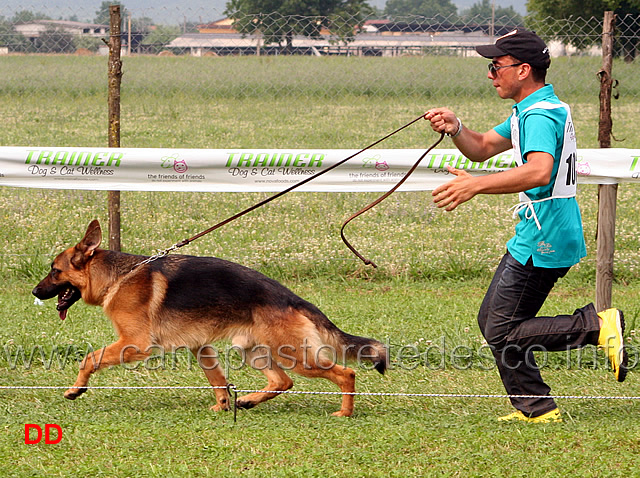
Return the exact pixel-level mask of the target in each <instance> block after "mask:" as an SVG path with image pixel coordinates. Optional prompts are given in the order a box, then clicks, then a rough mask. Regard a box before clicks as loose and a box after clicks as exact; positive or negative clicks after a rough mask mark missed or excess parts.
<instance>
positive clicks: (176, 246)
mask: <svg viewBox="0 0 640 478" xmlns="http://www.w3.org/2000/svg"><path fill="white" fill-rule="evenodd" d="M423 118H424V114H421V115H420V116H418V117H417V118H415V119H413V120H411V121H410V122H408V123H407V124H405V125H403V126H401V127H400V128H398V129H396V130H395V131H393V132H391V133H389V134H387V135H386V136H385V137H383V138H380V139H378V140H377V141H375V142H373V143H371V144H370V145H368V146H366V147H364V148H362V149H361V150H360V151H358V152H357V153H354V154H352V155H351V156H348V157H346V158H345V159H343V160H341V161H339V162H337V163H336V164H334V165H332V166H329V167H327V168H325V169H323V170H321V171H319V172H317V173H316V174H314V175H312V176H309V177H308V178H305V179H303V180H302V181H299V182H297V183H296V184H294V185H292V186H290V187H288V188H287V189H284V190H283V191H280V192H278V193H276V194H274V195H272V196H269V197H268V198H266V199H264V200H262V201H260V202H258V203H256V204H254V205H253V206H250V207H248V208H246V209H244V210H243V211H240V212H239V213H237V214H234V215H233V216H231V217H228V218H227V219H225V220H224V221H220V222H219V223H217V224H215V225H214V226H211V227H210V228H209V229H206V230H204V231H202V232H199V233H198V234H196V235H195V236H192V237H190V238H188V239H184V240H182V241H180V242H177V243H175V244H174V245H173V246H171V247H169V248H167V249H165V250H163V251H159V252H157V253H156V254H154V255H152V256H150V257H149V258H147V259H145V260H144V261H142V262H140V263H138V264H136V265H135V266H134V269H135V268H137V267H138V266H140V265H142V264H147V263H149V262H152V261H155V260H156V259H159V258H161V257H164V256H166V255H167V254H169V253H170V252H172V251H174V250H176V249H179V248H181V247H184V246H186V245H187V244H189V243H191V242H193V241H195V240H196V239H199V238H201V237H202V236H204V235H206V234H209V233H210V232H213V231H215V230H216V229H218V228H220V227H222V226H224V225H225V224H228V223H230V222H231V221H234V220H236V219H238V218H239V217H242V216H244V215H245V214H247V213H249V212H251V211H253V210H255V209H258V208H259V207H261V206H264V205H265V204H267V203H269V202H271V201H273V200H274V199H278V198H279V197H281V196H284V195H285V194H287V193H289V192H291V191H293V190H294V189H296V188H299V187H300V186H302V185H304V184H307V183H308V182H310V181H313V180H314V179H316V178H317V177H319V176H322V175H323V174H326V173H328V172H329V171H331V170H333V169H335V168H337V167H338V166H340V165H342V164H344V163H346V162H347V161H349V160H350V159H353V158H354V157H356V156H357V155H359V154H360V153H363V152H365V151H367V150H368V149H371V148H373V147H374V146H376V145H378V144H380V143H382V142H383V141H384V140H386V139H388V138H390V137H391V136H393V135H394V134H396V133H399V132H400V131H402V130H403V129H405V128H408V127H409V126H411V125H412V124H414V123H416V122H417V121H420V120H421V119H423ZM443 137H444V134H441V136H440V139H438V141H436V142H435V143H434V144H433V145H432V146H431V147H430V148H429V149H428V150H427V151H426V152H425V153H424V154H423V155H422V156H421V157H420V159H419V160H418V161H417V162H416V164H414V165H413V167H412V168H411V169H410V170H409V171H408V172H407V174H406V175H405V176H404V177H403V178H402V179H401V180H400V181H399V182H398V184H396V186H394V188H393V189H391V190H390V191H388V192H387V193H385V194H384V195H383V196H381V197H380V198H378V199H377V200H376V201H375V202H374V203H372V204H370V205H369V206H367V207H366V208H365V209H363V210H361V211H359V212H358V213H356V214H354V215H353V216H352V217H350V218H349V219H347V221H346V222H345V223H344V224H343V225H342V229H341V230H340V235H341V236H342V240H343V241H344V243H345V244H346V245H347V247H348V248H349V249H350V250H351V251H352V252H353V253H354V254H355V255H356V256H358V257H359V258H360V259H361V260H362V261H364V263H365V264H372V265H373V266H374V267H377V266H376V265H375V264H373V263H372V262H371V261H368V260H367V259H365V258H364V257H362V255H360V254H359V253H358V252H357V251H356V250H355V248H354V247H353V246H352V245H351V244H350V243H349V242H348V241H347V240H346V239H345V237H344V232H343V231H344V227H345V226H346V225H347V224H348V223H349V222H350V221H351V220H352V219H355V218H356V217H357V216H359V215H360V214H362V213H363V212H365V211H367V210H369V209H371V208H372V207H374V206H375V205H376V204H378V203H379V202H381V201H383V200H384V199H385V198H386V197H388V196H389V195H391V194H392V193H393V192H394V191H395V190H396V189H398V188H399V187H400V186H401V185H402V183H404V182H405V181H406V180H407V178H408V177H409V175H410V174H411V173H412V172H413V171H414V170H415V169H416V168H417V167H418V164H420V161H422V159H423V158H424V157H425V156H426V155H427V154H428V153H429V151H431V150H432V149H433V148H435V147H436V146H437V145H438V144H439V143H440V141H442V138H443Z"/></svg>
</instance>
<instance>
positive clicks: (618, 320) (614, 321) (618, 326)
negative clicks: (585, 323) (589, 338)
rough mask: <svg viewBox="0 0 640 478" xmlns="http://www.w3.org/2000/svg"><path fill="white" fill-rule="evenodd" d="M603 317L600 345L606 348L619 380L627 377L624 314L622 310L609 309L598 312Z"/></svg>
mask: <svg viewBox="0 0 640 478" xmlns="http://www.w3.org/2000/svg"><path fill="white" fill-rule="evenodd" d="M598 316H599V317H600V318H601V319H602V327H600V335H599V336H598V347H600V348H602V349H604V352H605V353H606V354H607V357H608V358H609V362H610V363H611V367H612V368H613V371H614V373H615V374H616V380H618V382H624V379H625V378H627V362H628V357H627V351H626V349H625V346H624V339H623V335H624V315H623V314H622V311H621V310H618V309H607V310H604V311H602V312H600V313H599V314H598Z"/></svg>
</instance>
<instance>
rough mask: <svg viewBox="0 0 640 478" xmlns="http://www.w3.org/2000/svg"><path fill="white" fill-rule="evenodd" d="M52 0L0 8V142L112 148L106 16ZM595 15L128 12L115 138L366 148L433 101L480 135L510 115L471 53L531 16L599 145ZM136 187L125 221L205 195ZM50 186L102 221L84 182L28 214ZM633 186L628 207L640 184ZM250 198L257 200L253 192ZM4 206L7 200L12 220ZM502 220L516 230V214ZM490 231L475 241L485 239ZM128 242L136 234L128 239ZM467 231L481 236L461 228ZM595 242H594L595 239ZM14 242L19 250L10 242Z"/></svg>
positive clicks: (562, 90)
mask: <svg viewBox="0 0 640 478" xmlns="http://www.w3.org/2000/svg"><path fill="white" fill-rule="evenodd" d="M50 8H52V9H54V10H53V11H44V12H43V11H42V10H38V9H37V8H30V7H29V6H28V5H25V6H22V7H21V8H20V11H21V12H22V14H21V15H17V14H16V13H15V12H14V11H9V10H8V9H6V8H3V7H2V5H0V17H1V18H0V56H1V57H2V58H1V60H0V107H1V108H2V111H3V128H1V129H0V145H3V146H36V145H40V146H77V147H83V146H91V147H96V146H97V147H104V146H106V145H107V47H106V45H105V43H104V41H103V39H107V38H108V32H107V31H106V30H105V28H106V26H107V25H108V18H105V19H104V21H102V22H96V21H95V20H96V13H97V12H95V11H92V10H85V11H82V10H78V9H75V10H68V11H65V10H62V9H60V8H58V7H53V6H52V7H50ZM25 12H26V13H25ZM29 12H31V14H28V13H29ZM602 23H603V20H602V19H601V18H572V19H570V20H559V19H553V18H545V19H534V18H530V17H520V16H514V17H504V16H500V17H496V18H491V17H487V16H472V17H468V16H464V15H455V16H454V15H452V16H450V17H447V18H442V17H439V18H425V17H415V16H414V17H404V18H399V19H395V20H393V21H391V20H388V19H384V18H381V17H380V16H378V15H374V14H367V15H364V14H363V15H358V16H357V17H354V18H351V17H349V18H342V19H339V18H338V19H337V18H320V17H299V16H288V17H284V16H282V15H278V14H274V13H270V14H262V15H251V16H245V17H240V18H238V17H237V16H236V18H235V20H233V21H231V20H229V18H228V16H227V15H225V14H224V13H223V12H222V11H219V10H218V11H217V10H215V9H210V10H204V9H190V8H188V7H186V6H183V7H180V8H176V9H167V8H156V9H146V10H136V9H135V8H131V9H129V8H127V9H124V11H123V28H122V31H123V36H122V45H123V51H122V55H123V56H122V60H123V71H124V75H123V77H122V96H121V106H122V110H121V113H122V121H121V128H122V133H121V144H122V146H123V147H152V148H256V147H260V148H360V147H362V146H363V145H364V144H368V143H370V142H371V141H373V140H375V139H377V138H379V137H382V136H383V135H384V134H386V133H388V132H390V131H393V130H395V129H396V128H397V127H398V126H400V125H402V124H405V123H406V122H407V121H408V120H409V119H412V118H415V117H416V116H417V115H419V114H420V113H421V112H423V111H425V110H426V109H427V108H429V107H432V106H449V107H451V108H452V109H453V110H454V111H456V113H457V114H459V115H460V117H461V118H463V120H464V121H465V124H467V125H468V126H470V127H471V128H473V129H476V130H486V129H489V128H491V127H493V126H494V125H495V124H498V123H500V122H502V121H504V119H506V117H507V116H508V115H509V114H510V108H509V107H510V104H508V103H506V102H504V101H502V100H500V99H499V98H498V97H497V95H496V93H495V90H494V88H492V87H491V83H490V81H489V80H488V79H487V78H486V74H487V69H486V64H487V60H486V59H483V58H480V57H478V56H477V55H476V54H475V50H474V47H475V45H478V44H488V43H492V42H493V41H494V40H495V38H497V36H498V35H501V34H503V33H505V32H507V31H509V30H510V29H511V28H513V27H515V26H519V25H522V24H524V25H525V26H526V27H528V28H531V29H534V30H536V31H537V32H538V33H539V34H540V35H541V36H542V37H543V38H544V39H545V40H546V41H547V42H548V44H549V46H550V48H551V52H552V56H553V60H552V66H551V69H550V71H549V75H548V78H547V79H548V81H549V82H551V83H553V84H554V87H555V88H556V91H557V92H558V95H559V96H560V98H561V99H563V100H564V101H566V102H568V103H569V104H571V106H572V109H573V118H574V122H575V124H576V128H577V131H578V138H579V147H581V148H596V147H598V141H597V131H598V113H599V89H600V82H599V79H598V77H597V73H598V71H599V70H600V68H601V67H602V58H601V35H602ZM336 25H337V27H336ZM347 26H348V28H347ZM639 30H640V17H637V16H625V17H621V18H618V20H617V28H616V38H615V50H616V58H615V60H614V66H613V76H614V78H615V79H616V80H617V82H616V84H615V85H616V87H615V88H614V96H618V97H619V99H618V100H617V101H615V102H614V105H613V121H614V126H613V134H614V136H615V138H616V139H618V140H622V142H619V143H615V142H614V145H613V146H614V147H628V148H637V147H640V125H639V124H638V121H637V99H638V96H640V78H639V77H638V75H637V74H636V70H635V68H636V67H637V66H636V61H637V60H636V59H635V58H636V56H637V37H638V35H637V33H636V32H637V31H639ZM427 130H428V128H426V127H422V128H417V127H416V128H412V129H410V130H409V129H408V130H407V131H406V132H403V134H402V135H398V136H397V137H394V138H390V139H389V140H388V141H386V142H385V143H384V145H383V146H382V147H385V148H424V147H425V145H426V144H428V143H430V142H431V141H432V138H431V137H430V136H428V135H429V134H430V131H427ZM131 194H132V195H133V194H135V195H136V198H142V199H141V200H144V201H146V202H145V204H148V207H145V211H144V212H145V213H148V214H146V215H145V216H144V217H145V218H144V220H143V219H140V220H139V221H138V220H137V219H136V221H134V220H133V217H135V213H139V212H140V211H131V210H128V209H126V208H127V207H128V206H127V205H128V204H129V203H131V201H130V200H129V197H127V199H126V200H125V201H124V204H125V206H124V208H125V209H123V215H124V216H125V217H126V218H125V223H126V225H125V227H128V228H131V227H133V226H134V222H143V221H151V222H153V221H154V220H156V219H157V218H156V216H154V214H156V212H155V211H157V210H158V208H159V207H163V208H166V209H167V212H166V213H167V214H174V213H176V214H180V215H181V216H180V217H183V218H184V217H187V216H190V214H188V213H186V211H188V210H190V209H191V208H192V207H193V206H192V205H193V204H194V203H198V204H204V201H205V199H206V198H205V196H204V195H199V196H198V195H178V194H173V193H172V194H170V195H158V194H145V193H131ZM407 194H408V193H407ZM6 196H7V199H6V204H7V205H9V204H15V202H16V201H15V198H16V197H22V196H21V195H20V193H19V192H16V191H10V192H7V194H6ZM54 196H55V197H60V198H61V199H60V201H62V202H69V203H76V202H77V204H78V205H81V206H82V208H83V209H84V210H86V211H87V212H86V215H87V218H89V217H90V218H93V217H104V216H105V214H104V208H105V201H104V197H103V195H102V194H90V193H89V192H87V193H82V192H73V193H71V192H59V194H58V193H55V194H54V192H48V193H47V194H46V195H45V196H43V197H41V196H40V195H34V194H28V195H26V196H24V197H23V200H24V201H23V202H24V207H25V208H26V209H25V211H26V210H29V209H30V208H32V207H33V208H34V210H36V209H37V207H38V206H37V204H35V203H34V204H31V203H30V202H29V201H40V202H48V201H51V200H52V199H51V198H52V197H54ZM182 196H188V197H186V198H185V199H181V197H182ZM417 196H418V195H417ZM594 196H595V195H594ZM341 197H342V196H341ZM419 197H420V199H419V200H418V201H417V202H416V204H418V206H416V208H418V209H419V211H418V212H415V214H417V215H418V216H419V217H420V218H422V217H423V215H430V214H431V213H432V211H431V210H430V209H429V207H427V206H425V204H427V202H428V201H427V200H426V199H425V198H423V197H422V196H419ZM625 197H627V196H625ZM628 197H629V198H630V199H629V202H630V203H631V204H635V202H634V201H635V199H633V198H635V195H630V196H628ZM34 198H35V199H34ZM38 198H39V199H38ZM239 198H240V196H234V198H233V199H230V200H233V201H240V199H239ZM207 200H208V199H207ZM219 200H220V198H217V199H216V201H219ZM244 200H245V202H250V200H253V197H252V198H249V199H247V198H245V199H244ZM594 201H595V200H594ZM583 203H584V200H583ZM13 207H14V208H15V206H13ZM425 207H426V209H425ZM336 208H337V207H336ZM344 208H345V210H348V209H349V207H347V206H344ZM596 209H597V207H596V206H595V204H590V205H589V207H586V208H585V217H586V220H585V224H586V229H587V230H586V235H587V236H588V237H590V238H593V237H594V236H595V231H594V230H592V229H593V227H595V226H594V225H595V222H596V221H595V217H592V216H593V215H594V211H595V210H596ZM10 210H11V206H7V209H6V211H5V220H6V221H9V219H10V217H9V216H10ZM332 210H333V209H332ZM633 210H634V209H633V207H628V208H626V209H625V208H622V209H621V211H622V212H621V213H620V214H619V216H618V224H619V231H620V233H619V238H618V241H619V243H620V244H621V245H624V244H623V242H624V241H625V240H627V241H628V248H629V249H630V250H631V249H634V250H636V251H637V246H636V242H635V241H637V237H638V234H637V228H636V221H635V220H634V217H633V216H634V213H633ZM149 211H151V212H149ZM624 211H628V214H627V213H624ZM82 214H84V212H83V213H82ZM199 214H200V212H198V215H193V214H192V215H193V216H194V217H193V219H194V224H189V227H185V231H181V232H180V233H175V234H170V233H167V237H160V238H157V242H156V243H154V244H153V246H154V247H161V246H165V245H166V244H168V243H173V242H175V240H176V235H177V236H179V237H181V236H182V234H184V235H185V237H186V235H188V233H189V232H193V231H197V230H199V227H200V222H202V221H206V220H208V219H209V215H208V214H204V212H203V213H202V214H204V216H200V215H199ZM323 214H324V213H323ZM22 215H24V216H28V214H26V212H25V214H23V213H22V211H21V212H20V214H18V216H22ZM129 216H130V217H129ZM147 216H149V217H147ZM196 216H197V217H196ZM320 216H322V214H320ZM11 217H13V216H11ZM429 217H431V216H429ZM196 219H197V220H196ZM20 220H21V219H19V218H18V219H15V221H16V222H15V226H14V227H15V228H18V229H21V228H22V227H23V226H21V225H20ZM29 220H30V221H32V222H33V224H31V223H30V224H31V225H30V226H29V228H28V229H27V230H32V231H34V232H35V231H36V230H38V231H40V230H39V229H37V228H38V227H40V225H39V218H37V217H33V218H31V219H29ZM275 221H276V223H277V220H275ZM67 222H68V221H67V220H66V219H65V220H63V222H62V223H61V224H60V225H58V226H56V229H57V230H59V231H63V230H64V231H67V232H68V233H72V232H73V231H72V229H73V228H69V227H68V223H67ZM334 222H335V221H333V220H332V221H331V223H332V224H333V223H334ZM418 222H419V221H418ZM9 223H10V224H14V223H13V222H11V221H9ZM327 227H329V226H327ZM153 229H154V230H157V228H153ZM504 229H505V231H510V229H509V227H508V225H505V226H504ZM145 230H146V229H145ZM472 230H474V229H473V228H469V232H468V234H471V231H472ZM159 231H160V233H161V232H162V228H160V230H159ZM126 233H127V231H125V234H126ZM38 234H40V232H38ZM129 235H130V234H129ZM301 235H304V233H301ZM73 237H74V238H75V236H73ZM140 237H142V238H143V239H141V241H142V243H141V245H139V249H140V250H142V251H146V252H148V247H149V244H148V241H147V240H146V239H147V237H146V236H145V235H144V233H141V234H140ZM331 237H333V236H331ZM484 239H485V238H477V243H483V241H484ZM501 239H504V238H501ZM132 241H133V239H131V238H129V239H128V242H127V244H126V249H127V250H129V249H131V242H132ZM323 241H325V239H322V238H321V239H317V242H318V243H323ZM465 241H468V242H470V243H474V241H476V240H475V239H473V238H471V237H466V238H465ZM502 242H504V241H502ZM45 243H48V242H46V241H45ZM52 243H53V242H52ZM460 247H462V246H460ZM625 247H626V246H625ZM339 248H340V246H339V245H336V249H339ZM136 250H138V249H136ZM496 250H499V249H498V248H497V249H496ZM590 250H595V247H594V246H593V245H591V244H590ZM8 252H9V253H14V252H15V253H16V254H22V253H23V251H22V250H18V249H17V248H16V251H13V250H12V251H8ZM204 252H207V253H208V251H204ZM223 252H225V257H229V258H231V259H232V260H233V259H235V260H240V259H241V258H238V257H235V256H234V255H233V254H234V248H232V247H230V249H229V250H228V251H223ZM38 254H40V255H42V251H38ZM484 255H485V256H486V254H484ZM632 259H633V260H632V261H631V262H630V265H629V266H628V267H626V269H628V270H629V271H630V272H629V276H630V277H637V271H636V269H633V268H634V267H636V264H637V259H636V256H635V255H633V256H632ZM483 260H484V259H483ZM256 261H258V259H256ZM250 262H251V261H250ZM490 262H491V263H492V264H493V263H494V261H493V260H491V261H490ZM251 263H252V264H255V262H251Z"/></svg>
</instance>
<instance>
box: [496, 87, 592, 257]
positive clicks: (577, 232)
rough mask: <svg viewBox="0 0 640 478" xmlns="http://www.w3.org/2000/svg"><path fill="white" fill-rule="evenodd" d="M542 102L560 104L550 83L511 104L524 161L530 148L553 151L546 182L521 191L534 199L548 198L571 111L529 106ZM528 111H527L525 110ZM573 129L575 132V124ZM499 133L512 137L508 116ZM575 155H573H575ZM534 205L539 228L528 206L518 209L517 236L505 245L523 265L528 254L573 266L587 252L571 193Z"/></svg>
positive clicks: (578, 214) (556, 171)
mask: <svg viewBox="0 0 640 478" xmlns="http://www.w3.org/2000/svg"><path fill="white" fill-rule="evenodd" d="M540 102H546V103H552V104H561V102H560V100H559V99H558V97H557V96H556V94H555V92H554V90H553V86H552V85H545V86H544V87H542V88H540V89H539V90H537V91H535V92H534V93H532V94H530V95H529V96H527V97H526V98H524V99H523V100H522V101H520V102H519V103H516V104H515V105H513V114H514V115H516V117H517V119H518V126H519V128H518V129H519V147H520V151H521V153H522V158H523V159H522V160H523V162H524V163H526V158H527V154H528V153H530V152H536V151H537V152H544V153H549V154H550V155H551V156H553V160H554V161H553V169H552V173H551V180H550V181H549V184H546V185H544V186H540V187H537V188H533V189H529V190H527V191H525V193H526V194H527V196H528V197H529V198H530V199H531V200H532V201H539V200H541V199H546V198H550V197H551V196H552V193H553V189H554V185H555V183H556V181H562V180H564V178H561V177H558V168H559V166H560V162H561V161H563V160H565V161H566V160H567V158H562V157H561V156H562V151H563V145H564V142H565V137H564V135H565V131H566V130H567V121H568V120H569V121H570V115H569V111H568V110H567V108H564V107H561V108H555V109H544V108H531V107H532V106H533V105H535V104H537V103H540ZM525 110H526V111H525ZM570 126H571V130H572V131H573V125H570ZM494 130H495V131H496V133H498V134H499V135H500V136H502V137H504V138H507V139H510V140H511V139H512V135H511V117H509V118H508V119H507V120H506V121H505V122H504V123H502V124H499V125H498V126H496V127H495V128H494ZM574 160H575V158H574ZM532 207H533V209H534V211H535V214H536V216H537V218H538V222H539V223H540V228H538V224H537V223H536V221H535V219H533V218H532V217H531V214H530V213H529V214H527V210H526V209H524V210H522V211H520V212H519V213H518V214H519V217H520V222H519V223H518V224H517V225H516V228H515V236H514V237H512V238H511V239H510V240H509V242H507V249H508V251H509V252H510V253H511V255H512V256H513V257H514V258H515V259H516V260H517V261H518V262H520V263H521V264H526V263H527V261H528V260H529V258H532V259H533V264H534V265H535V266H537V267H547V268H559V267H571V266H573V265H574V264H577V263H578V262H580V259H582V258H583V257H585V256H586V255H587V249H586V245H585V242H584V233H583V230H582V218H581V215H580V208H579V206H578V202H577V201H576V198H575V197H570V198H552V199H546V200H544V201H540V202H533V204H532Z"/></svg>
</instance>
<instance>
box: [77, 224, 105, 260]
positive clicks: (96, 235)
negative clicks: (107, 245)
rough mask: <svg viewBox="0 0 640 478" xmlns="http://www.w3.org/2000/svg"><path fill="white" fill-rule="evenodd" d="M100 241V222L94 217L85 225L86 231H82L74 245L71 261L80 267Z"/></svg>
mask: <svg viewBox="0 0 640 478" xmlns="http://www.w3.org/2000/svg"><path fill="white" fill-rule="evenodd" d="M101 242H102V229H100V223H99V222H98V220H97V219H94V220H93V221H91V223H90V224H89V227H87V232H85V233H84V237H83V238H82V240H81V241H80V242H79V243H78V244H77V245H76V247H75V249H76V253H75V254H74V256H73V258H72V259H71V263H72V264H73V265H74V266H76V267H78V268H81V267H82V266H83V265H84V263H85V261H86V260H87V259H88V258H89V257H91V256H92V255H93V252H94V251H95V250H96V249H97V248H98V246H99V245H100V243H101Z"/></svg>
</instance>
